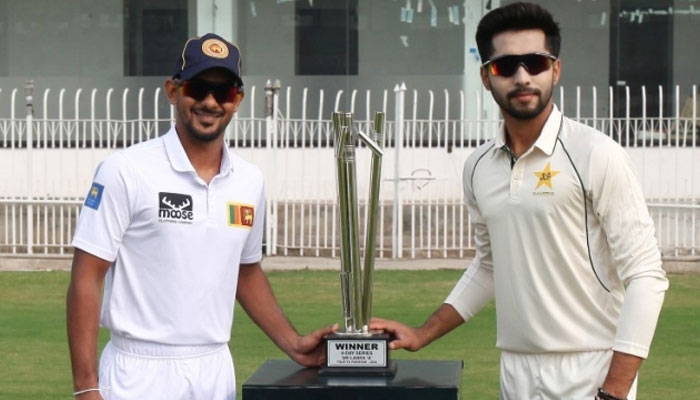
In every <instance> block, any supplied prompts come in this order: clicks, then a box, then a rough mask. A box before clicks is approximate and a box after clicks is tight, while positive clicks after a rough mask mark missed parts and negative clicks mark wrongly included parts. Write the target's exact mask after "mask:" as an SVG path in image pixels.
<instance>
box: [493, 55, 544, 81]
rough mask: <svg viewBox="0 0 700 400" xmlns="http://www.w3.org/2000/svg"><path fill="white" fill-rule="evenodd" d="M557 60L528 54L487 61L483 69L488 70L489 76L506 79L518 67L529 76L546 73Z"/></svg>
mask: <svg viewBox="0 0 700 400" xmlns="http://www.w3.org/2000/svg"><path fill="white" fill-rule="evenodd" d="M556 59H557V58H556V57H555V56H553V55H551V54H547V53H529V54H520V55H505V56H500V57H497V58H494V59H492V60H488V61H486V62H485V63H484V65H483V66H484V67H485V68H488V70H489V71H490V72H491V75H496V76H502V77H504V78H508V77H510V76H513V75H514V74H515V72H517V71H518V68H519V67H520V65H522V66H523V67H525V69H526V70H527V72H528V73H529V74H530V75H537V74H540V73H542V72H544V71H547V70H548V69H549V68H551V67H552V64H553V63H554V61H555V60H556Z"/></svg>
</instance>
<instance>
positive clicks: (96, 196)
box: [85, 182, 105, 210]
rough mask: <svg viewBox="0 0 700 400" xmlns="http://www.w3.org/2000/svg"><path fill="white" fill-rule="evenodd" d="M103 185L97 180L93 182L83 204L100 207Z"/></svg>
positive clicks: (95, 207) (95, 208) (93, 207)
mask: <svg viewBox="0 0 700 400" xmlns="http://www.w3.org/2000/svg"><path fill="white" fill-rule="evenodd" d="M104 190H105V187H104V186H102V185H100V184H99V183H97V182H93V183H92V186H90V191H89V192H88V194H87V196H85V206H87V207H90V208H92V209H93V210H97V209H98V208H100V202H101V201H102V192H104Z"/></svg>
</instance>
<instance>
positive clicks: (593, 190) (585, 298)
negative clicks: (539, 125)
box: [446, 106, 668, 357]
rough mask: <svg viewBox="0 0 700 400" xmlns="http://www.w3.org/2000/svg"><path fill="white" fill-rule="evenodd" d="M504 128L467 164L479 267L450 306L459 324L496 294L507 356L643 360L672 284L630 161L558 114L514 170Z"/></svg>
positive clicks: (605, 141) (599, 137)
mask: <svg viewBox="0 0 700 400" xmlns="http://www.w3.org/2000/svg"><path fill="white" fill-rule="evenodd" d="M504 129H505V127H504V128H502V129H501V132H500V135H499V136H498V137H497V138H495V139H493V140H491V141H489V142H488V143H486V144H484V145H483V146H480V147H479V148H478V149H477V150H476V151H474V153H472V154H471V155H470V157H469V158H468V159H467V161H466V163H465V167H464V175H463V184H464V194H465V199H466V202H467V204H468V208H469V212H470V215H471V218H472V222H473V223H474V224H475V242H476V257H475V258H474V260H473V262H472V264H471V265H470V266H469V267H468V268H467V270H466V271H465V273H464V275H463V277H462V278H461V279H460V281H459V282H458V283H457V285H456V286H455V288H454V289H453V291H452V292H451V294H450V295H449V296H448V298H447V300H446V303H448V304H451V305H453V306H454V307H455V309H456V310H457V311H458V312H459V313H460V315H461V316H462V318H464V320H465V321H466V320H468V319H469V318H470V317H471V316H473V315H474V314H476V312H478V311H479V310H480V309H481V308H482V307H483V305H484V304H485V303H487V302H488V301H489V300H490V298H491V297H492V296H493V295H494V294H495V298H496V313H497V324H498V328H497V332H498V334H497V337H498V339H497V346H498V347H500V348H501V349H504V350H508V351H514V352H526V353H540V352H575V351H594V350H604V349H611V348H612V349H614V350H617V351H621V352H625V353H629V354H634V355H637V356H640V357H646V356H647V354H648V351H649V345H650V343H651V339H652V336H653V333H654V330H655V327H656V322H657V318H658V314H659V311H660V309H661V305H662V302H663V298H664V292H665V290H666V288H667V287H668V280H667V279H666V276H665V273H664V271H663V270H662V269H661V258H660V254H659V250H658V246H657V242H656V238H655V236H654V224H653V221H652V219H651V218H650V217H649V214H648V211H647V207H646V204H645V202H644V197H643V195H642V191H641V187H640V185H639V183H638V180H637V177H636V176H635V174H634V172H633V170H632V166H631V161H630V159H629V157H628V156H627V154H626V153H625V151H624V150H623V149H622V148H621V147H620V146H619V145H617V143H615V142H614V141H613V140H611V139H610V138H609V137H607V136H605V135H604V134H602V133H601V132H598V131H596V130H594V129H592V128H590V127H588V126H586V125H583V124H580V123H577V122H575V121H573V120H570V119H568V118H564V117H563V116H562V114H561V113H560V112H559V110H558V109H557V108H556V106H555V107H554V109H553V111H552V113H551V115H550V116H549V118H548V120H547V122H546V124H545V126H544V128H543V130H542V132H541V134H540V136H539V137H538V139H537V141H536V142H535V143H534V144H533V146H532V147H531V148H530V149H528V150H527V151H526V152H525V153H524V154H523V155H522V156H521V157H520V158H518V159H517V160H515V159H514V158H513V157H511V155H510V153H509V151H507V147H506V146H505V143H506V142H505V131H504Z"/></svg>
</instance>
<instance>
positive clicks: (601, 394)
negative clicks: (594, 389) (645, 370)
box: [595, 387, 627, 400]
mask: <svg viewBox="0 0 700 400" xmlns="http://www.w3.org/2000/svg"><path fill="white" fill-rule="evenodd" d="M595 400H627V399H626V398H622V397H617V396H613V395H612V394H610V393H608V392H606V391H605V390H603V388H602V387H599V388H598V394H596V395H595Z"/></svg>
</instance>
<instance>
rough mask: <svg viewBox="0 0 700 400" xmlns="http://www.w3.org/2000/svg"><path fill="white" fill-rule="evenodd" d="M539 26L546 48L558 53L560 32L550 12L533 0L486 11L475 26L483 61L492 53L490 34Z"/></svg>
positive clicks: (491, 37) (555, 54)
mask: <svg viewBox="0 0 700 400" xmlns="http://www.w3.org/2000/svg"><path fill="white" fill-rule="evenodd" d="M526 29H539V30H541V31H543V32H544V34H545V37H546V40H545V44H546V46H547V50H548V51H549V52H550V53H551V54H552V55H554V56H556V57H559V47H560V46H561V35H560V33H559V24H558V23H556V22H555V21H554V18H552V14H550V13H549V11H547V10H545V9H544V8H542V7H540V6H538V5H537V4H532V3H523V2H517V3H513V4H509V5H507V6H503V7H499V8H496V9H494V10H491V11H489V12H488V13H487V14H486V15H484V17H483V18H482V19H481V21H479V26H478V27H477V28H476V45H477V47H478V48H479V55H480V56H481V60H482V62H486V61H488V60H489V59H491V56H492V55H493V52H494V48H493V37H494V36H496V35H497V34H499V33H502V32H505V31H512V30H515V31H521V30H526Z"/></svg>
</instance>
